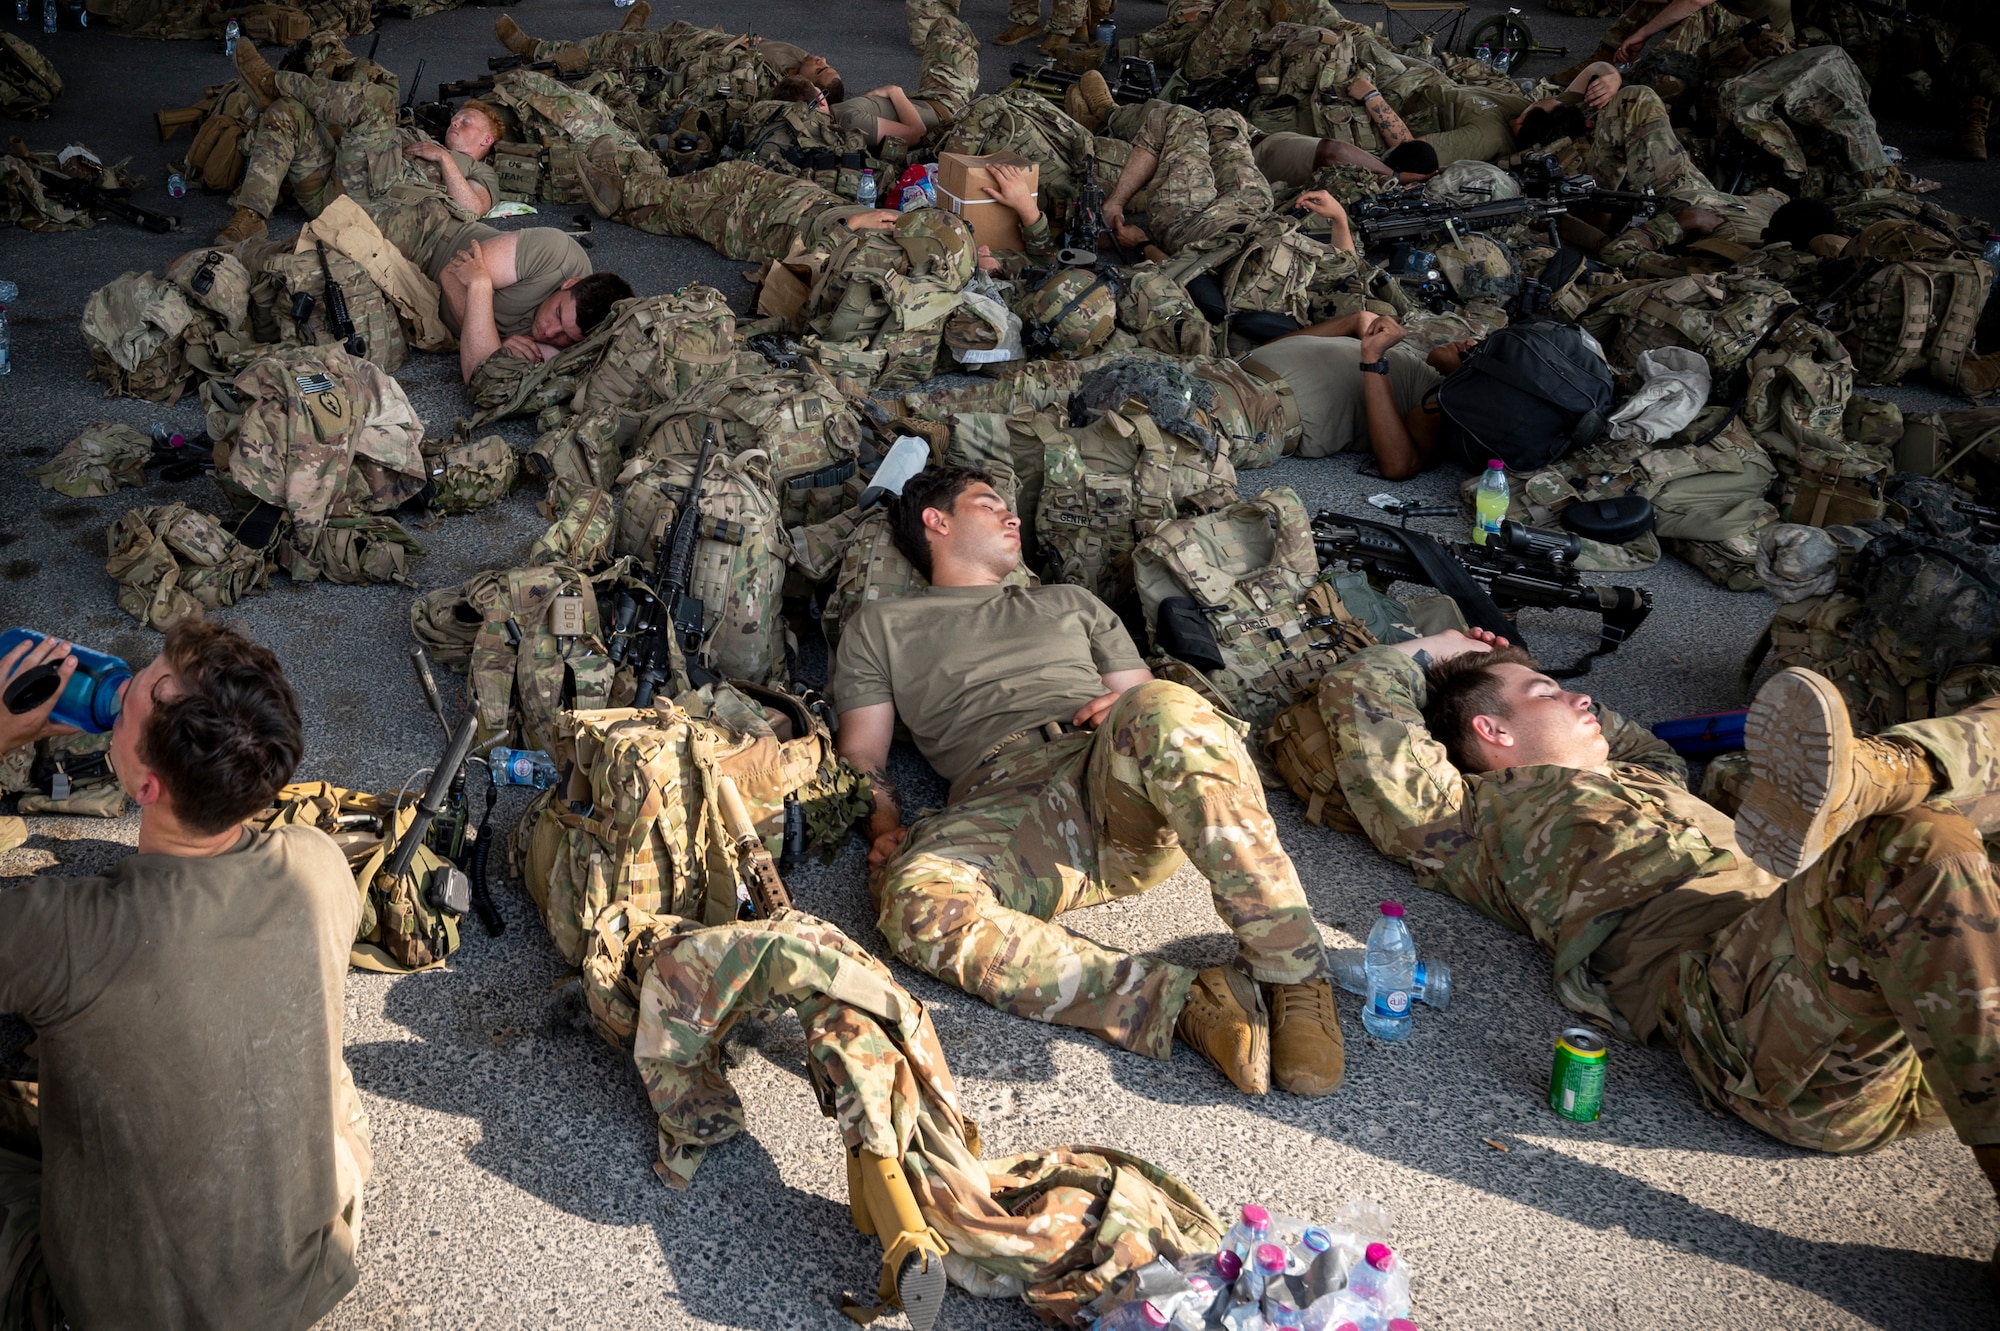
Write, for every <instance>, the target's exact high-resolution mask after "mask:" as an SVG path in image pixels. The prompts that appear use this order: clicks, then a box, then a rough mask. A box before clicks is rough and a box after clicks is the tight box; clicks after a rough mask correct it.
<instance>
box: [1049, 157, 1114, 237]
mask: <svg viewBox="0 0 2000 1331" xmlns="http://www.w3.org/2000/svg"><path fill="white" fill-rule="evenodd" d="M1078 180H1079V181H1081V183H1080V184H1079V185H1078V186H1077V187H1076V194H1075V196H1074V197H1073V198H1071V199H1070V201H1069V212H1068V214H1066V215H1065V216H1064V218H1063V230H1062V236H1061V238H1060V239H1059V241H1058V248H1060V249H1064V250H1088V251H1091V252H1093V253H1094V252H1095V251H1096V249H1097V233H1098V230H1099V229H1100V228H1101V227H1102V226H1103V218H1104V189H1103V187H1102V186H1100V185H1099V184H1098V183H1097V154H1096V152H1095V151H1093V150H1089V149H1086V150H1085V151H1084V154H1083V172H1082V174H1081V175H1080V176H1079V177H1078Z"/></svg>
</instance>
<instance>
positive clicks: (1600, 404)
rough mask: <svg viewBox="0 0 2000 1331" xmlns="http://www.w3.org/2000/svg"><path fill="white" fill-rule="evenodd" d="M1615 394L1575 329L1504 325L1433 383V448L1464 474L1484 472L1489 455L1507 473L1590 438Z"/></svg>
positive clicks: (1606, 369)
mask: <svg viewBox="0 0 2000 1331" xmlns="http://www.w3.org/2000/svg"><path fill="white" fill-rule="evenodd" d="M1617 396H1618V392H1617V389H1616V387H1615V386H1614V385H1613V384H1612V382H1611V367H1610V366H1609V365H1606V364H1605V363H1604V357H1603V356H1601V355H1599V354H1598V353H1597V351H1596V350H1595V349H1594V348H1593V347H1592V346H1591V345H1590V343H1589V342H1588V341H1587V340H1586V339H1585V337H1584V333H1583V330H1582V329H1580V328H1576V327H1574V326H1572V325H1569V324H1559V323H1549V322H1537V323H1526V324H1510V325H1509V326H1507V327H1505V328H1502V329H1500V330H1499V331H1498V332H1496V333H1494V334H1493V335H1492V336H1490V337H1488V338H1487V339H1486V340H1485V341H1484V342H1481V343H1480V344H1479V345H1478V346H1477V347H1474V348H1473V349H1472V351H1471V353H1470V354H1469V355H1467V356H1466V358H1465V363H1464V364H1463V365H1462V366H1460V367H1459V369H1458V370H1457V371H1456V372H1455V373H1453V374H1451V375H1450V376H1448V377H1447V378H1446V379H1445V381H1444V382H1443V383H1441V384H1439V385H1438V386H1437V400H1438V408H1439V410H1441V411H1442V412H1443V413H1444V428H1443V431H1442V434H1441V435H1440V440H1439V442H1440V453H1441V454H1442V456H1443V458H1444V459H1445V460H1446V461H1449V462H1456V463H1457V464H1458V465H1459V466H1461V467H1463V468H1465V469H1466V470H1467V471H1481V470H1484V469H1485V466H1486V463H1487V461H1488V459H1491V458H1499V459H1500V460H1501V461H1502V462H1504V463H1506V464H1507V469H1508V470H1509V471H1534V470H1536V469H1537V468H1540V467H1546V466H1548V465H1549V464H1550V463H1551V462H1554V461H1555V460H1556V459H1558V458H1560V457H1562V455H1563V454H1565V453H1567V452H1569V451H1570V449H1572V448H1581V447H1583V446H1584V445H1586V444H1590V443H1594V442H1595V441H1596V440H1597V438H1598V436H1600V435H1601V434H1603V433H1604V425H1605V418H1606V416H1607V415H1608V414H1609V413H1610V411H1611V407H1612V404H1613V403H1614V402H1615V401H1616V400H1617Z"/></svg>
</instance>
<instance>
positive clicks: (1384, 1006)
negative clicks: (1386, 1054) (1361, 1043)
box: [1361, 901, 1417, 1040]
mask: <svg viewBox="0 0 2000 1331" xmlns="http://www.w3.org/2000/svg"><path fill="white" fill-rule="evenodd" d="M1416 973H1417V945H1416V943H1415V942H1414V941H1413V940H1412V939H1411V938H1410V931H1409V930H1408V929H1407V928H1405V927H1404V925H1403V906H1402V903H1401V902H1398V901H1385V902H1383V903H1382V918H1381V919H1379V920H1377V921H1375V927H1374V928H1373V929H1370V930H1369V931H1368V1002H1367V1003H1366V1004H1364V1005H1363V1007H1362V1009H1361V1024H1362V1025H1363V1026H1365V1027H1367V1028H1368V1033H1369V1034H1370V1035H1372V1036H1374V1037H1375V1038H1376V1039H1378V1040H1403V1039H1407V1038H1409V1034H1410V986H1411V985H1413V984H1415V983H1416Z"/></svg>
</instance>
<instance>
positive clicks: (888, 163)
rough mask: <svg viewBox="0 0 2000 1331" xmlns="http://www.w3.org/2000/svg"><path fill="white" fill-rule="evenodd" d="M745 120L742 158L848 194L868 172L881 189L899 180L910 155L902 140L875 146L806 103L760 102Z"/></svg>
mask: <svg viewBox="0 0 2000 1331" xmlns="http://www.w3.org/2000/svg"><path fill="white" fill-rule="evenodd" d="M740 123H741V124H742V127H743V144H744V147H743V151H742V152H741V153H740V154H738V155H739V156H740V157H743V158H747V159H749V160H750V161H753V162H756V163H757V164H758V165H760V166H762V167H764V168H766V169H767V170H771V171H775V172H777V173H778V174H779V175H783V176H801V177H804V178H805V179H807V180H810V181H812V182H814V183H815V184H817V185H818V186H819V187H820V188H821V189H825V190H830V191H831V192H833V193H835V194H838V195H839V196H840V197H841V198H843V199H849V200H852V199H853V198H855V196H856V195H858V194H860V192H861V173H862V172H863V171H873V172H874V173H875V182H876V187H877V189H878V190H879V189H884V188H886V187H887V186H889V185H891V184H893V183H895V181H896V178H897V177H898V176H900V175H901V174H902V170H903V162H904V160H905V159H906V158H907V156H908V148H907V147H906V146H905V144H904V143H903V141H902V140H901V139H896V138H887V139H883V140H882V141H881V142H880V143H878V144H876V145H874V146H873V147H872V148H871V147H870V145H869V142H868V136H867V135H865V134H863V133H862V132H861V131H860V130H856V129H843V128H841V126H840V125H838V124H836V123H835V121H834V119H833V117H832V116H831V115H829V114H828V113H827V112H825V111H821V110H819V109H818V108H817V107H812V106H808V105H806V104H805V103H804V102H758V103H756V104H755V105H753V106H751V107H750V108H749V109H748V110H747V111H745V112H744V113H743V119H742V121H741V122H740Z"/></svg>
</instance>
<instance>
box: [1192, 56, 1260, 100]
mask: <svg viewBox="0 0 2000 1331" xmlns="http://www.w3.org/2000/svg"><path fill="white" fill-rule="evenodd" d="M1270 58H1271V52H1269V51H1252V52H1250V54H1249V55H1248V56H1246V57H1245V58H1244V61H1243V68H1241V69H1236V70H1231V71H1230V72H1229V73H1227V74H1216V75H1214V76H1212V77H1210V78H1205V79H1199V80H1197V81H1196V82H1194V83H1191V84H1189V85H1188V88H1187V91H1186V92H1183V93H1182V94H1181V97H1180V101H1181V105H1182V106H1191V107H1193V108H1194V109H1195V110H1197V111H1246V110H1248V109H1249V106H1250V103H1251V102H1252V101H1254V100H1255V99H1256V96H1257V69H1258V67H1259V66H1261V65H1262V64H1263V63H1264V62H1265V61H1267V60H1269V59H1270Z"/></svg>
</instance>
